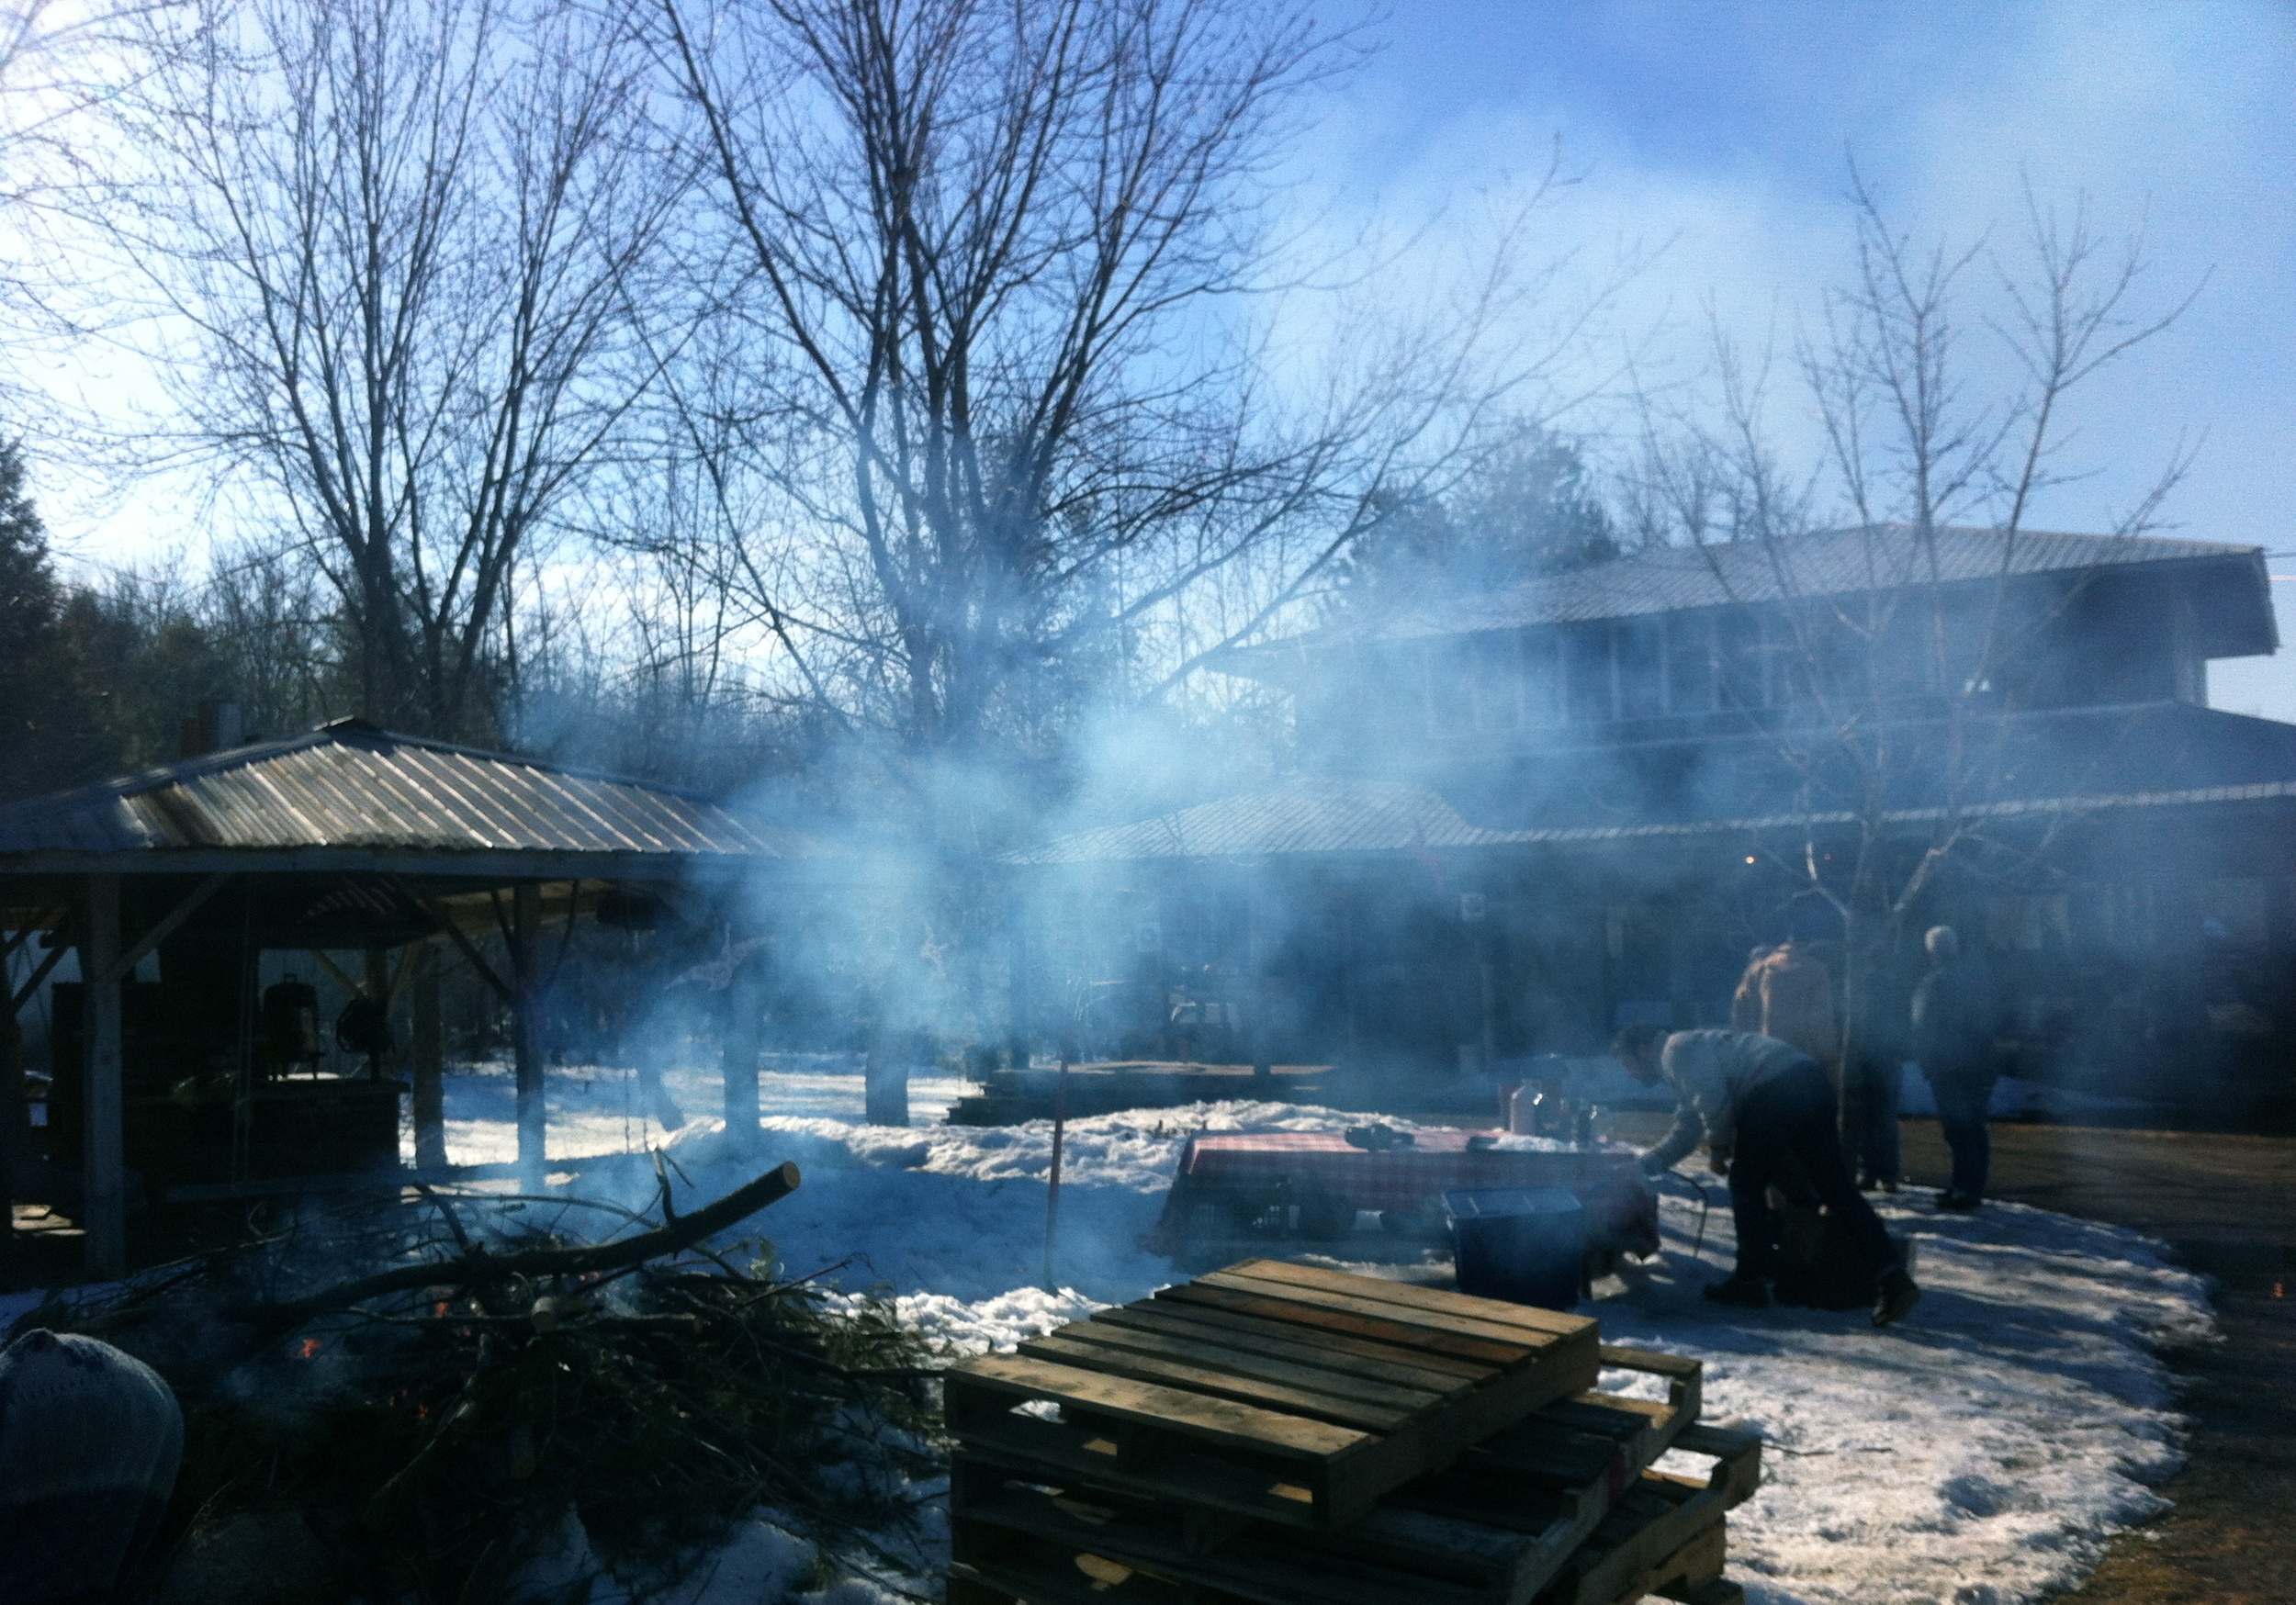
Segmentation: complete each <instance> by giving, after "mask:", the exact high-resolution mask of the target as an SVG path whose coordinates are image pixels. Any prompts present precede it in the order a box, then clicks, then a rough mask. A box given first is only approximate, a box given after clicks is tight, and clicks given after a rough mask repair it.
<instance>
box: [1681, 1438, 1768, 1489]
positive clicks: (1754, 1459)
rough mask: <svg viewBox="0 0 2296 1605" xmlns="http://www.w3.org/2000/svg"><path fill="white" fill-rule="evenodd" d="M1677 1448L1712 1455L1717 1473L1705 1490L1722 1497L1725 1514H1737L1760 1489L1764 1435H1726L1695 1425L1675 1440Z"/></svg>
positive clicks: (1707, 1483) (1710, 1477)
mask: <svg viewBox="0 0 2296 1605" xmlns="http://www.w3.org/2000/svg"><path fill="white" fill-rule="evenodd" d="M1674 1447H1675V1448H1677V1449H1684V1450H1688V1451H1689V1452H1690V1453H1693V1454H1711V1455H1713V1456H1714V1457H1715V1466H1714V1470H1713V1471H1712V1473H1711V1474H1709V1476H1707V1478H1706V1486H1707V1487H1709V1488H1712V1489H1713V1490H1714V1491H1715V1492H1716V1493H1717V1494H1719V1495H1720V1496H1721V1498H1722V1505H1723V1508H1724V1509H1725V1510H1736V1509H1737V1508H1738V1507H1739V1506H1740V1505H1742V1504H1744V1503H1745V1502H1746V1501H1747V1500H1749V1499H1750V1498H1753V1497H1754V1494H1755V1491H1756V1490H1757V1489H1759V1488H1760V1487H1761V1433H1759V1432H1745V1431H1723V1430H1722V1429H1721V1428H1719V1427H1708V1426H1704V1425H1700V1424H1696V1423H1694V1424H1692V1425H1691V1426H1689V1427H1686V1428H1684V1429H1683V1432H1682V1435H1681V1436H1680V1437H1678V1438H1676V1439H1675V1440H1674Z"/></svg>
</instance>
